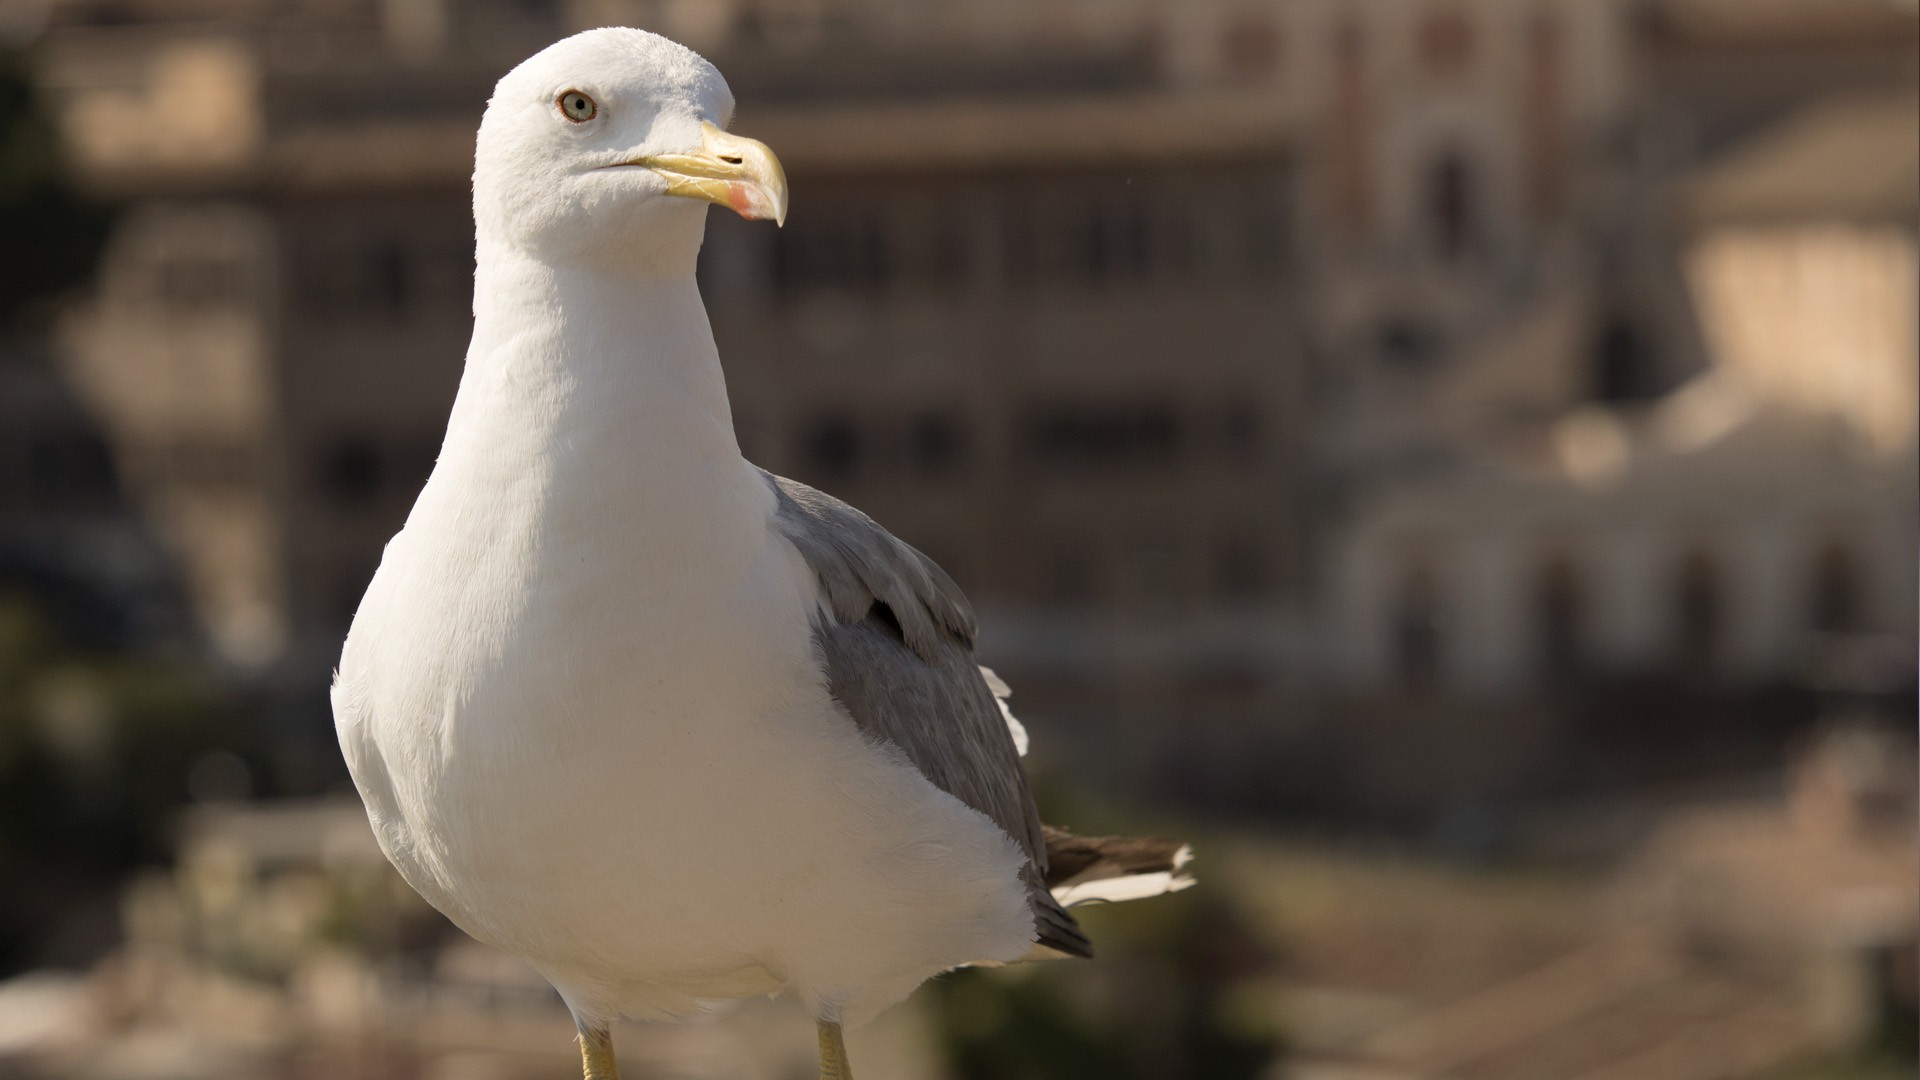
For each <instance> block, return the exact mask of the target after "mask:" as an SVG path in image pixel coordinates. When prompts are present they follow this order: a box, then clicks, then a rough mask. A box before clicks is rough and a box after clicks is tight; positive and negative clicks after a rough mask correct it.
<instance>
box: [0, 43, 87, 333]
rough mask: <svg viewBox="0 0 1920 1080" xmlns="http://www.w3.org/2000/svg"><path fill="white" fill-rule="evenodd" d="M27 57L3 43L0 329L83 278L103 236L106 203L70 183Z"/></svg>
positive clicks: (0, 54)
mask: <svg viewBox="0 0 1920 1080" xmlns="http://www.w3.org/2000/svg"><path fill="white" fill-rule="evenodd" d="M36 105H37V103H36V101H35V97H34V93H33V84H32V83H31V82H30V81H29V79H28V77H27V72H26V64H25V62H24V59H23V58H22V57H21V56H20V55H19V54H17V53H13V52H10V51H5V50H0V251H4V252H5V253H6V257H5V258H3V259H0V328H4V327H8V326H11V325H13V324H14V322H15V320H16V319H18V317H19V316H20V314H21V312H22V311H23V310H25V309H26V308H27V306H28V305H29V304H30V303H31V302H32V301H34V300H37V299H40V298H42V297H46V296H51V295H53V294H56V293H58V292H60V291H62V290H65V289H68V288H71V287H73V286H75V285H78V284H79V283H81V282H82V281H85V280H86V279H87V277H88V276H89V275H90V274H91V273H92V272H93V267H94V263H95V262H96V261H97V260H98V258H99V256H100V249H101V247H102V245H103V244H104V243H105V241H106V236H107V227H108V224H109V215H108V212H107V211H106V209H105V208H104V207H102V206H99V205H97V204H95V203H93V202H91V201H89V200H87V199H86V198H84V197H82V196H81V195H79V194H78V193H76V192H75V191H74V190H73V189H72V187H71V185H70V184H69V183H68V182H67V178H66V173H65V171H64V170H63V168H62V165H61V159H60V147H59V140H58V138H57V137H56V134H55V132H54V129H53V125H52V124H50V123H49V122H48V121H47V120H46V118H45V116H44V115H43V114H42V113H41V112H40V110H39V109H38V108H37V107H36Z"/></svg>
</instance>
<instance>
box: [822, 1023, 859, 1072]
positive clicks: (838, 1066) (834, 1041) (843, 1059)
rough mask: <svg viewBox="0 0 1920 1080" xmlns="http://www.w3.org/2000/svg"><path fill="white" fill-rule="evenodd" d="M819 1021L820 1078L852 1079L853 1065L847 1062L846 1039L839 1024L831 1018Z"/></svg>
mask: <svg viewBox="0 0 1920 1080" xmlns="http://www.w3.org/2000/svg"><path fill="white" fill-rule="evenodd" d="M819 1023H820V1080H853V1067H852V1066H850V1065H848V1064H847V1040H846V1037H845V1036H843V1035H842V1034H841V1033H840V1024H839V1023H838V1022H837V1021H833V1020H822V1021H820V1022H819Z"/></svg>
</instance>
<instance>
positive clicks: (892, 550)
mask: <svg viewBox="0 0 1920 1080" xmlns="http://www.w3.org/2000/svg"><path fill="white" fill-rule="evenodd" d="M762 474H763V475H764V476H766V478H767V483H768V484H769V485H770V486H771V487H772V488H773V491H774V495H775V498H776V499H777V504H776V507H775V510H774V522H773V523H774V528H775V529H776V530H777V531H778V532H779V533H780V535H781V536H783V537H785V538H786V539H787V541H788V542H789V543H791V544H792V545H793V546H794V548H795V550H797V551H798V552H799V553H800V556H801V558H803V559H804V560H806V563H807V565H808V566H810V567H811V568H812V569H813V572H814V574H815V575H816V576H817V577H818V578H819V581H820V589H821V592H822V594H823V595H824V596H825V597H826V601H827V605H826V606H827V608H828V609H829V610H828V614H827V615H826V616H824V617H823V618H821V620H820V621H819V623H818V624H817V625H816V626H815V627H814V640H815V643H816V644H817V645H818V646H819V648H820V652H821V655H822V657H823V658H824V660H825V663H826V674H827V689H828V691H829V692H830V693H831V694H832V695H833V696H834V698H835V699H836V700H837V701H839V703H840V704H841V705H842V706H843V707H844V708H845V709H846V711H847V714H848V715H849V716H851V717H852V718H853V722H854V723H855V724H856V725H858V726H859V728H860V730H861V731H862V732H864V733H865V734H866V735H867V736H868V737H869V738H872V739H877V740H883V741H885V742H888V743H891V744H893V745H894V746H897V747H899V748H900V750H901V751H903V752H904V753H905V754H906V756H907V759H908V760H909V761H911V762H913V764H914V766H915V767H916V768H918V769H919V770H920V772H921V773H922V774H923V775H925V776H926V778H927V779H928V780H930V781H932V782H933V784H934V785H935V786H937V787H939V788H940V789H941V790H942V791H945V792H947V793H948V794H950V795H952V796H953V797H955V798H957V799H959V800H960V801H961V802H963V803H966V804H967V805H968V806H970V807H972V808H974V809H975V810H978V811H980V812H981V813H982V814H985V815H986V816H987V817H988V818H990V819H991V820H992V821H993V822H994V823H995V824H997V825H999V826H1000V827H1001V828H1002V829H1004V830H1006V832H1007V835H1008V836H1011V837H1012V838H1013V839H1014V842H1015V843H1017V844H1019V845H1020V848H1021V850H1022V851H1024V852H1025V853H1026V855H1027V865H1026V868H1025V874H1024V876H1025V878H1026V880H1027V884H1028V887H1029V891H1030V894H1031V897H1032V902H1033V908H1034V921H1035V925H1036V926H1037V927H1038V929H1039V940H1040V944H1042V945H1044V946H1047V947H1048V948H1051V949H1053V950H1055V951H1057V952H1062V953H1067V954H1069V955H1075V956H1090V955H1092V947H1091V945H1090V944H1089V943H1088V941H1087V939H1086V937H1085V936H1084V935H1083V934H1081V932H1080V929H1079V927H1078V926H1077V925H1076V924H1075V923H1074V921H1073V918H1072V916H1070V915H1068V914H1067V913H1066V911H1065V910H1064V909H1062V908H1061V907H1060V905H1059V904H1058V903H1057V902H1056V901H1055V900H1054V899H1053V896H1052V894H1051V893H1049V892H1048V891H1047V888H1046V876H1047V843H1046V837H1045V834H1044V832H1043V831H1042V828H1041V825H1040V815H1039V812H1038V811H1037V810H1036V809H1035V808H1034V804H1033V793H1032V791H1031V790H1029V788H1028V787H1027V776H1026V770H1025V769H1023V768H1022V767H1021V765H1020V752H1019V750H1018V749H1017V748H1016V747H1015V745H1014V737H1013V734H1012V732H1011V731H1010V730H1009V728H1008V724H1007V719H1006V714H1004V713H1003V712H1002V711H1001V708H1000V703H999V701H998V700H997V699H996V697H995V694H994V689H993V687H992V686H991V685H990V684H989V683H988V676H987V675H986V674H984V673H983V672H982V670H981V668H980V666H979V664H978V663H977V662H976V661H975V659H974V655H973V643H974V636H975V633H976V624H975V622H974V617H973V611H972V609H971V608H970V607H969V606H968V605H967V600H966V597H965V596H963V595H962V594H961V592H960V588H959V586H957V585H955V584H954V583H953V580H952V579H951V578H949V577H947V575H946V574H945V573H944V572H942V571H941V569H940V568H939V567H938V566H936V565H935V564H934V562H933V560H932V559H929V558H927V557H926V556H925V555H922V554H920V552H918V551H915V550H914V549H913V548H912V547H910V546H908V545H907V544H905V543H904V542H902V541H901V540H899V539H898V538H897V537H895V536H894V535H893V534H891V533H889V532H887V531H886V530H885V529H883V528H881V527H880V526H879V525H877V524H875V523H874V521H873V519H872V518H869V517H868V516H867V515H865V514H863V513H861V512H860V511H858V510H856V509H854V508H853V507H851V506H848V505H847V504H846V503H843V502H841V501H840V500H838V499H835V498H833V497H832V496H830V495H826V494H823V493H821V492H819V491H816V490H814V489H813V488H810V487H808V486H807V485H805V484H801V483H798V482H796V481H793V480H788V479H786V478H785V477H781V476H774V475H773V474H772V473H768V472H765V470H762Z"/></svg>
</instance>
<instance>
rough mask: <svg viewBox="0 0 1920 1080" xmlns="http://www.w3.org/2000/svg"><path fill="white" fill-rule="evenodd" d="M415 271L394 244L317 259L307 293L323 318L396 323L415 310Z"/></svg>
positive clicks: (378, 241)
mask: <svg viewBox="0 0 1920 1080" xmlns="http://www.w3.org/2000/svg"><path fill="white" fill-rule="evenodd" d="M415 284H416V282H415V267H414V266H413V260H412V258H411V257H410V255H409V253H408V252H407V250H406V249H405V248H404V247H403V246H402V245H401V244H400V243H399V242H398V241H397V240H392V239H374V240H370V241H369V242H367V243H366V244H364V245H362V246H358V247H352V248H348V249H345V250H335V251H331V252H323V253H318V254H316V255H315V256H314V257H313V258H312V259H311V260H310V261H309V265H308V266H307V268H306V272H305V277H304V289H305V292H306V298H307V300H308V302H309V303H311V304H312V305H313V307H314V308H315V309H316V310H317V311H318V312H319V313H321V314H322V315H325V316H334V315H359V316H373V317H376V318H388V319H390V318H396V317H398V316H401V315H404V314H406V313H407V312H409V311H410V310H412V308H413V307H414V303H415V300H416V289H415Z"/></svg>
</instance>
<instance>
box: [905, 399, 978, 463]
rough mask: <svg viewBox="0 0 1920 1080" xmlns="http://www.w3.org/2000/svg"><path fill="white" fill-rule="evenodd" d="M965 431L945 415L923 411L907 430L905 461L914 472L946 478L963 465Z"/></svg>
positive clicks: (965, 445)
mask: <svg viewBox="0 0 1920 1080" xmlns="http://www.w3.org/2000/svg"><path fill="white" fill-rule="evenodd" d="M966 455H967V436H966V431H965V430H964V429H963V428H962V427H961V425H960V420H959V418H958V417H955V416H953V415H951V414H949V413H944V412H923V413H920V414H919V415H917V416H915V417H914V418H913V420H912V422H911V423H910V424H909V425H908V427H907V458H908V460H909V461H910V462H911V463H912V465H913V468H914V470H915V471H917V472H921V473H925V474H927V475H930V476H939V475H946V474H948V473H952V472H954V471H956V470H958V469H959V468H960V467H961V466H962V465H963V464H965V460H966Z"/></svg>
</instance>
